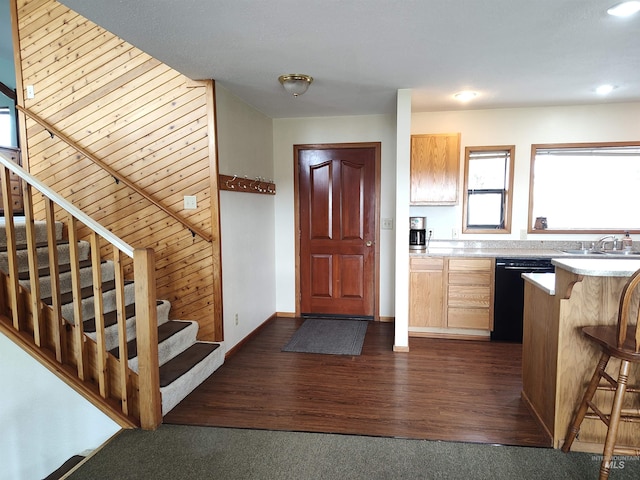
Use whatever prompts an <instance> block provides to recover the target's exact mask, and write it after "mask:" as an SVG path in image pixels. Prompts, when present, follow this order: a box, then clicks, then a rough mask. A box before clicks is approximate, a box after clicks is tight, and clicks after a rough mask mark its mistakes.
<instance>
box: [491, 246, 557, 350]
mask: <svg viewBox="0 0 640 480" xmlns="http://www.w3.org/2000/svg"><path fill="white" fill-rule="evenodd" d="M554 271H555V269H554V266H553V265H552V264H551V259H550V258H496V278H495V290H494V303H493V332H491V340H493V341H499V342H519V343H522V311H523V307H524V279H523V278H522V274H523V273H531V272H536V273H553V272H554Z"/></svg>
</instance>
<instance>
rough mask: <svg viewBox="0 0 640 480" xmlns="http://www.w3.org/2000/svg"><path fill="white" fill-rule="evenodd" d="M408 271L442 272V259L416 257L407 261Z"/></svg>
mask: <svg viewBox="0 0 640 480" xmlns="http://www.w3.org/2000/svg"><path fill="white" fill-rule="evenodd" d="M409 269H410V270H412V271H414V272H415V271H421V270H422V271H424V270H440V271H441V270H442V269H444V258H443V257H418V258H412V259H410V260H409Z"/></svg>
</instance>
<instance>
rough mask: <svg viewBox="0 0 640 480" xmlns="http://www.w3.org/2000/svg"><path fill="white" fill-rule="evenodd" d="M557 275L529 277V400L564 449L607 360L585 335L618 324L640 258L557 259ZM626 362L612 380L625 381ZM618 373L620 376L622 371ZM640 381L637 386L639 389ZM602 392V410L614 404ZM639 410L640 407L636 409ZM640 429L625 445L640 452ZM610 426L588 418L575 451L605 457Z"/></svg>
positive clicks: (627, 431)
mask: <svg viewBox="0 0 640 480" xmlns="http://www.w3.org/2000/svg"><path fill="white" fill-rule="evenodd" d="M552 263H553V264H554V265H555V267H556V269H555V274H540V275H535V274H524V275H523V277H524V278H525V305H524V336H523V353H522V355H523V357H522V365H523V378H522V380H523V398H524V400H525V402H526V403H527V404H528V405H529V407H530V409H531V410H532V412H533V413H534V415H535V416H536V417H537V419H538V420H539V422H540V423H541V425H542V426H543V427H544V428H545V430H546V431H547V433H548V434H549V436H550V437H551V438H552V439H553V446H554V448H560V447H561V446H562V443H563V441H564V437H565V435H566V431H567V426H568V425H569V423H570V422H571V418H572V416H573V413H574V411H575V409H576V408H577V405H578V403H579V401H580V399H581V398H582V395H583V394H584V389H585V388H586V384H587V383H588V381H589V379H590V378H591V376H592V374H593V370H594V369H595V366H596V363H597V361H598V359H599V357H600V351H599V349H598V348H597V347H596V346H595V345H593V344H592V343H591V342H589V341H588V340H587V339H586V338H584V337H583V335H582V334H581V332H580V327H583V326H586V325H611V324H615V323H616V322H617V315H618V303H619V299H620V294H621V292H622V289H623V287H624V285H625V283H626V282H627V279H628V277H629V276H631V275H632V274H633V272H635V271H636V270H638V269H640V260H639V259H594V258H555V259H553V261H552ZM618 368H619V362H617V361H615V360H611V362H610V367H609V368H608V371H609V373H611V372H613V376H614V378H616V377H617V370H618ZM614 369H615V370H614ZM638 380H639V379H638V376H637V375H636V376H635V377H634V376H632V377H630V381H629V384H634V383H635V384H637V383H638ZM612 398H613V393H612V392H598V393H597V394H596V397H595V402H596V404H600V405H602V404H603V403H602V402H604V403H605V404H607V406H606V407H605V408H607V409H608V408H609V405H610V403H611V401H612ZM635 407H636V408H637V404H636V405H635ZM639 427H640V426H639V425H638V424H633V423H621V424H620V428H619V431H618V439H619V440H618V441H619V443H620V444H625V445H629V446H634V447H640V434H639V433H638V432H639ZM605 436H606V427H605V425H604V424H603V423H602V422H601V421H600V420H592V419H585V421H584V422H583V424H582V427H581V430H580V436H579V438H578V439H577V440H576V441H575V442H574V444H573V447H572V450H575V451H586V452H594V453H602V445H603V443H604V438H605Z"/></svg>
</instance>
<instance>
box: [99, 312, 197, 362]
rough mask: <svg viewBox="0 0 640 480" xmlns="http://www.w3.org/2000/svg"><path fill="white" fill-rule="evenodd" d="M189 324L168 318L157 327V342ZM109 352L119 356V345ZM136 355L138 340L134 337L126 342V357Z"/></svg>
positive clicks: (130, 357)
mask: <svg viewBox="0 0 640 480" xmlns="http://www.w3.org/2000/svg"><path fill="white" fill-rule="evenodd" d="M189 325H190V323H189V322H179V321H176V320H169V321H168V322H165V323H163V324H162V325H160V326H159V327H158V344H160V343H162V342H164V341H165V340H166V339H168V338H169V337H171V336H173V335H175V334H176V333H178V332H180V331H182V330H184V329H185V328H187V327H188V326H189ZM110 353H111V354H112V355H113V356H115V357H116V358H120V347H116V348H114V349H113V350H111V351H110ZM137 356H138V342H137V341H136V339H135V338H133V339H131V340H129V341H128V342H127V359H128V360H131V359H132V358H135V357H137Z"/></svg>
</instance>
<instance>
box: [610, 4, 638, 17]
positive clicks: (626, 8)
mask: <svg viewBox="0 0 640 480" xmlns="http://www.w3.org/2000/svg"><path fill="white" fill-rule="evenodd" d="M637 12H640V1H632V2H622V3H618V4H617V5H614V6H613V7H611V8H610V9H609V10H607V13H608V14H609V15H613V16H614V17H629V16H631V15H633V14H634V13H637Z"/></svg>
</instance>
